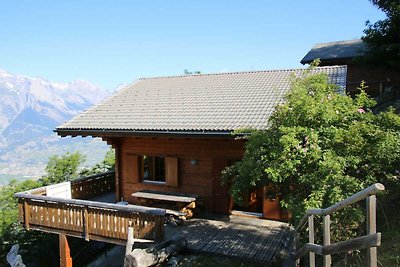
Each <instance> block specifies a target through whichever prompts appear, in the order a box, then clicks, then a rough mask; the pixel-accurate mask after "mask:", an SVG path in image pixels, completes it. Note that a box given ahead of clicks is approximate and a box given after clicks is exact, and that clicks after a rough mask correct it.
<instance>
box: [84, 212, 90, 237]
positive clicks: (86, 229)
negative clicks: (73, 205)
mask: <svg viewBox="0 0 400 267" xmlns="http://www.w3.org/2000/svg"><path fill="white" fill-rule="evenodd" d="M83 224H84V227H85V229H84V231H85V240H86V241H89V213H88V207H87V206H84V207H83Z"/></svg>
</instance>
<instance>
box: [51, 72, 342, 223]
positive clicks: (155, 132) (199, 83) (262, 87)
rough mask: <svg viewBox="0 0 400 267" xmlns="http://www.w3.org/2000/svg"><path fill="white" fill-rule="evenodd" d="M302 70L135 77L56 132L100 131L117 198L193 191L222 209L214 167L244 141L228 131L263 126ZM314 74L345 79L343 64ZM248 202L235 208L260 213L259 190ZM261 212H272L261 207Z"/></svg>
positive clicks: (236, 156)
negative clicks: (111, 156)
mask: <svg viewBox="0 0 400 267" xmlns="http://www.w3.org/2000/svg"><path fill="white" fill-rule="evenodd" d="M303 71H304V70H302V69H295V70H274V71H252V72H234V73H218V74H201V75H186V76H175V77H158V78H144V79H139V80H138V81H136V82H135V83H134V84H132V85H130V86H127V87H125V88H124V89H122V90H120V91H119V92H118V93H116V94H115V95H113V96H111V97H110V98H108V99H107V100H105V101H103V102H102V103H100V104H98V105H96V106H94V107H93V108H91V109H89V110H88V111H86V112H84V113H82V114H80V115H79V116H77V117H76V118H74V119H72V120H70V121H68V122H66V123H65V124H63V125H61V126H59V127H58V128H57V129H56V130H55V131H56V132H57V133H58V134H59V135H61V136H93V137H102V138H103V140H105V141H107V142H108V143H109V144H111V145H112V146H113V147H114V148H115V151H116V160H117V166H118V167H117V170H116V195H117V199H118V200H121V199H123V200H126V201H128V202H130V203H137V202H136V200H135V198H134V197H132V193H134V192H137V191H140V190H156V191H163V192H174V193H183V194H195V195H198V200H199V203H200V204H201V205H202V206H203V210H207V211H209V212H216V213H229V212H230V211H231V209H232V208H233V207H232V205H233V203H232V201H231V198H230V196H229V194H228V188H227V187H226V186H222V185H221V179H220V177H221V171H222V170H223V169H224V168H225V167H227V166H229V165H230V164H232V163H234V162H235V161H237V160H240V159H241V158H242V156H243V152H244V142H245V141H244V140H243V139H237V138H235V137H234V136H233V135H232V133H233V132H234V131H235V130H238V129H243V128H251V129H265V128H266V127H267V125H268V118H269V117H270V115H271V114H272V112H273V111H274V108H275V106H276V105H277V104H279V103H280V102H282V100H283V96H284V94H285V93H286V92H287V90H288V89H289V88H290V84H291V77H292V75H293V74H295V75H301V74H302V72H303ZM315 72H323V73H326V74H328V76H329V78H330V81H331V82H332V83H336V84H338V85H340V86H342V87H344V85H345V83H346V67H344V66H335V67H320V68H317V69H315ZM247 200H248V201H247V202H246V201H245V203H246V204H244V206H242V207H234V208H235V209H236V208H237V209H242V210H246V211H252V212H259V213H263V210H264V211H265V209H263V205H264V204H265V197H263V190H262V188H261V189H260V188H258V189H257V188H254V190H252V191H251V192H249V193H248V199H247ZM264 208H265V207H264ZM275 216H276V215H275ZM264 217H265V218H271V216H269V215H268V214H265V212H264ZM278 219H282V218H278Z"/></svg>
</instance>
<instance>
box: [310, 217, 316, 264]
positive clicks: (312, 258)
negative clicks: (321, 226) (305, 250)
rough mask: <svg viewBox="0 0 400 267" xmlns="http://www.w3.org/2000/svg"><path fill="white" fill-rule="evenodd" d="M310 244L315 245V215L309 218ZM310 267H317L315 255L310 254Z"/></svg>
mask: <svg viewBox="0 0 400 267" xmlns="http://www.w3.org/2000/svg"><path fill="white" fill-rule="evenodd" d="M308 243H310V244H314V215H310V216H309V217H308ZM309 260H310V267H315V254H314V253H313V252H310V253H309Z"/></svg>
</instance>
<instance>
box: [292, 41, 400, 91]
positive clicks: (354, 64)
mask: <svg viewBox="0 0 400 267" xmlns="http://www.w3.org/2000/svg"><path fill="white" fill-rule="evenodd" d="M367 51H368V46H367V44H366V43H365V42H363V41H362V40H360V39H355V40H348V41H338V42H329V43H320V44H316V45H314V47H313V48H311V50H310V51H309V52H308V53H307V54H306V55H305V56H304V58H303V59H302V60H301V61H300V62H301V63H302V64H309V63H311V62H312V61H313V60H314V59H317V58H319V59H320V60H321V63H320V66H333V65H347V85H346V89H347V91H348V92H349V93H350V94H351V95H354V94H355V93H356V91H357V87H359V86H360V83H361V81H365V82H366V85H367V86H368V89H367V92H368V93H369V94H370V95H371V96H372V97H377V96H379V95H381V94H382V93H384V92H387V91H390V89H391V88H392V87H393V85H394V84H397V85H398V84H400V74H399V72H394V71H384V70H380V69H377V68H372V67H363V66H361V64H360V63H359V61H358V60H357V59H358V58H360V57H362V56H364V55H365V53H366V52H367Z"/></svg>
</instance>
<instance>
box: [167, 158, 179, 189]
mask: <svg viewBox="0 0 400 267" xmlns="http://www.w3.org/2000/svg"><path fill="white" fill-rule="evenodd" d="M165 183H166V184H167V185H169V186H175V187H176V186H178V158H174V157H166V158H165Z"/></svg>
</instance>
